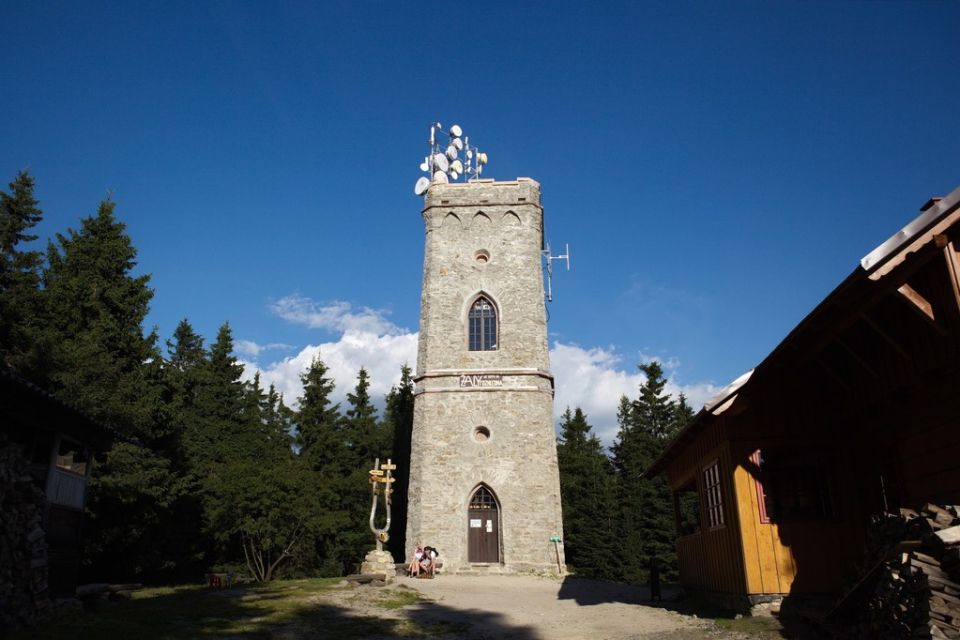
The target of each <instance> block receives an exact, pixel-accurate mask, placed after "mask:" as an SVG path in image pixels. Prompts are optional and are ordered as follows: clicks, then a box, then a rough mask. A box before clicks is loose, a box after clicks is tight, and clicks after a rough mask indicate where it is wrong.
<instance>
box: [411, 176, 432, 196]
mask: <svg viewBox="0 0 960 640" xmlns="http://www.w3.org/2000/svg"><path fill="white" fill-rule="evenodd" d="M429 188H430V178H428V177H427V176H420V178H419V179H418V180H417V184H415V185H414V186H413V192H414V193H415V194H417V195H418V196H422V195H423V194H425V193H426V192H427V189H429Z"/></svg>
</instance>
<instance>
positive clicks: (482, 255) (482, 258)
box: [473, 249, 490, 264]
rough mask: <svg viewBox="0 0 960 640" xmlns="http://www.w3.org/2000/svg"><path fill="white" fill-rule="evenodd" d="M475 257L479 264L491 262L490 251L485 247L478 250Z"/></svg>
mask: <svg viewBox="0 0 960 640" xmlns="http://www.w3.org/2000/svg"><path fill="white" fill-rule="evenodd" d="M473 257H474V259H475V260H476V261H477V264H487V263H488V262H490V252H489V251H487V250H485V249H481V250H480V251H477V252H476V253H475V254H474V256H473Z"/></svg>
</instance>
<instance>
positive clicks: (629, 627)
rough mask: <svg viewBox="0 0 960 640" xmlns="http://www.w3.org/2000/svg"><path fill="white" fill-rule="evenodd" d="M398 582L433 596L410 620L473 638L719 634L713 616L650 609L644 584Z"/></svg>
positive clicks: (593, 639)
mask: <svg viewBox="0 0 960 640" xmlns="http://www.w3.org/2000/svg"><path fill="white" fill-rule="evenodd" d="M398 580H399V581H400V583H401V584H405V585H408V586H411V587H413V588H415V589H417V590H418V591H420V592H421V593H423V594H424V595H425V596H427V597H428V598H429V599H430V602H422V603H420V604H418V605H415V606H413V607H410V608H408V609H407V613H408V615H409V616H410V618H411V619H413V620H414V621H416V622H417V623H421V622H422V623H432V622H446V623H449V624H453V625H456V626H460V627H461V628H462V629H463V631H462V633H458V634H457V636H458V637H463V638H470V639H471V640H479V639H490V640H493V639H495V638H509V639H511V640H584V639H586V640H621V639H627V638H630V639H643V640H647V639H650V640H652V639H654V638H657V639H663V640H667V639H669V640H686V639H691V640H692V639H693V638H704V637H711V636H712V637H721V636H720V635H718V634H717V632H716V631H715V628H714V626H713V624H712V623H710V622H709V621H705V620H700V619H697V618H695V617H692V616H685V615H681V614H679V613H675V612H673V611H670V610H669V609H666V608H662V607H659V606H651V605H650V603H649V602H647V590H646V589H645V588H642V587H629V586H624V585H616V584H611V583H606V582H600V581H595V580H586V579H578V578H566V579H564V580H558V579H550V578H538V577H532V576H483V577H472V576H471V577H467V576H453V575H450V576H440V577H438V578H437V579H435V580H415V579H411V578H398ZM666 595H667V596H668V597H669V595H670V594H666ZM727 637H730V636H727Z"/></svg>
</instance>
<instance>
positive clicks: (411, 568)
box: [407, 544, 423, 578]
mask: <svg viewBox="0 0 960 640" xmlns="http://www.w3.org/2000/svg"><path fill="white" fill-rule="evenodd" d="M421 560H423V547H422V546H421V545H419V544H418V545H417V550H416V551H415V552H414V554H413V560H411V561H410V564H408V565H407V573H408V574H410V577H411V578H416V577H417V576H418V575H419V574H420V561H421Z"/></svg>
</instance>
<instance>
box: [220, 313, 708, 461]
mask: <svg viewBox="0 0 960 640" xmlns="http://www.w3.org/2000/svg"><path fill="white" fill-rule="evenodd" d="M271 309H272V310H273V312H274V313H275V314H276V315H277V316H279V317H281V318H283V319H285V320H287V321H290V322H295V323H298V324H303V325H305V326H307V327H311V328H317V329H326V330H328V331H332V332H334V333H335V334H339V337H338V338H337V339H335V340H331V341H328V342H322V343H320V344H315V345H308V346H306V347H304V348H303V349H302V350H301V351H300V352H299V353H297V354H296V355H293V356H289V357H286V358H283V359H281V360H277V361H273V362H270V363H268V364H260V363H258V362H257V357H258V356H259V355H260V354H261V353H263V352H264V351H266V350H268V348H270V347H271V346H273V347H274V348H280V347H283V346H286V345H267V346H265V347H260V348H259V349H253V348H252V347H250V346H249V345H255V343H248V342H247V341H239V340H238V341H237V344H238V345H240V344H241V343H244V345H245V346H244V347H243V349H244V351H243V354H244V355H246V356H249V359H242V360H241V363H242V364H243V365H244V378H245V379H252V378H253V375H254V373H255V372H256V371H260V376H261V381H262V384H263V385H264V386H267V385H270V384H273V385H274V386H275V387H276V388H277V389H278V390H279V391H280V392H282V393H283V395H284V399H285V401H286V403H287V404H288V405H295V404H296V400H297V398H299V397H300V396H301V395H302V393H303V386H302V384H301V382H300V375H301V374H302V373H303V372H305V371H306V370H307V368H308V367H309V366H310V363H311V361H312V360H313V359H314V358H315V357H320V358H321V359H322V360H323V362H324V363H325V364H326V365H327V367H328V369H329V375H330V377H331V378H333V380H334V383H335V385H336V389H335V391H334V394H333V400H334V402H340V403H341V404H342V405H344V406H345V402H346V394H347V393H348V392H350V391H352V390H353V389H354V387H355V386H356V379H357V372H358V371H359V370H360V367H364V368H366V369H367V371H368V372H369V373H370V394H371V396H372V397H373V398H374V399H375V401H376V402H377V404H378V406H379V407H381V408H382V406H383V396H385V395H386V394H387V392H389V390H390V387H391V386H393V385H395V384H397V383H398V382H399V380H400V367H401V366H402V365H404V364H407V365H409V366H410V367H411V368H414V367H415V364H416V356H417V338H418V334H417V333H416V332H410V331H407V330H404V329H402V328H400V327H397V326H396V325H395V324H393V323H392V322H390V321H389V320H387V319H386V317H385V314H384V312H382V311H377V310H375V309H370V308H367V307H363V308H360V309H359V310H354V308H353V307H352V305H351V304H350V303H348V302H332V303H329V304H322V303H318V302H315V301H313V300H310V299H309V298H305V297H302V296H298V295H292V296H287V297H285V298H281V299H280V300H278V301H277V302H275V303H273V305H271ZM237 350H238V352H240V351H241V348H240V347H239V346H238V349H237ZM638 359H639V360H640V361H646V360H648V359H649V358H648V357H646V356H644V355H643V354H639V358H638ZM662 364H663V366H664V369H665V370H666V373H667V376H668V383H667V387H666V389H667V392H668V393H670V394H671V395H672V396H674V397H676V396H677V395H678V394H680V393H684V394H685V395H686V396H687V399H688V402H689V404H690V405H691V406H692V407H693V408H694V410H698V409H699V408H700V407H701V406H702V405H703V403H704V402H705V401H706V400H707V399H709V398H710V397H711V396H712V395H713V394H714V393H716V392H717V390H718V388H719V387H717V386H715V385H714V384H712V383H699V384H688V385H684V384H679V383H678V382H677V377H676V372H677V369H678V368H679V363H677V362H676V361H674V360H667V361H664V362H663V363H662ZM550 368H551V370H552V372H553V375H554V378H555V383H556V396H555V398H554V413H555V415H556V417H557V418H558V419H559V416H560V414H562V413H563V411H564V410H565V409H566V408H567V407H568V406H569V407H570V408H574V407H577V406H579V407H580V408H581V409H583V410H584V412H586V414H587V416H588V419H589V420H590V424H591V425H593V429H594V432H595V433H596V434H597V435H598V436H599V437H600V439H601V440H602V441H603V442H604V443H605V444H607V445H609V444H611V443H612V442H613V439H614V437H615V436H616V433H617V420H616V413H617V406H618V404H619V401H620V397H621V396H623V395H626V396H627V397H628V398H631V399H632V398H635V397H636V396H637V389H638V388H639V386H640V385H641V384H643V382H644V379H645V377H644V375H643V373H641V372H640V371H639V370H637V368H636V366H635V365H633V363H630V364H627V363H625V362H624V359H623V358H622V357H621V356H620V355H619V354H617V352H616V350H615V349H613V348H611V347H608V348H602V347H593V348H583V347H580V346H578V345H575V344H567V343H561V342H555V343H554V345H553V347H552V348H551V349H550Z"/></svg>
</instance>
